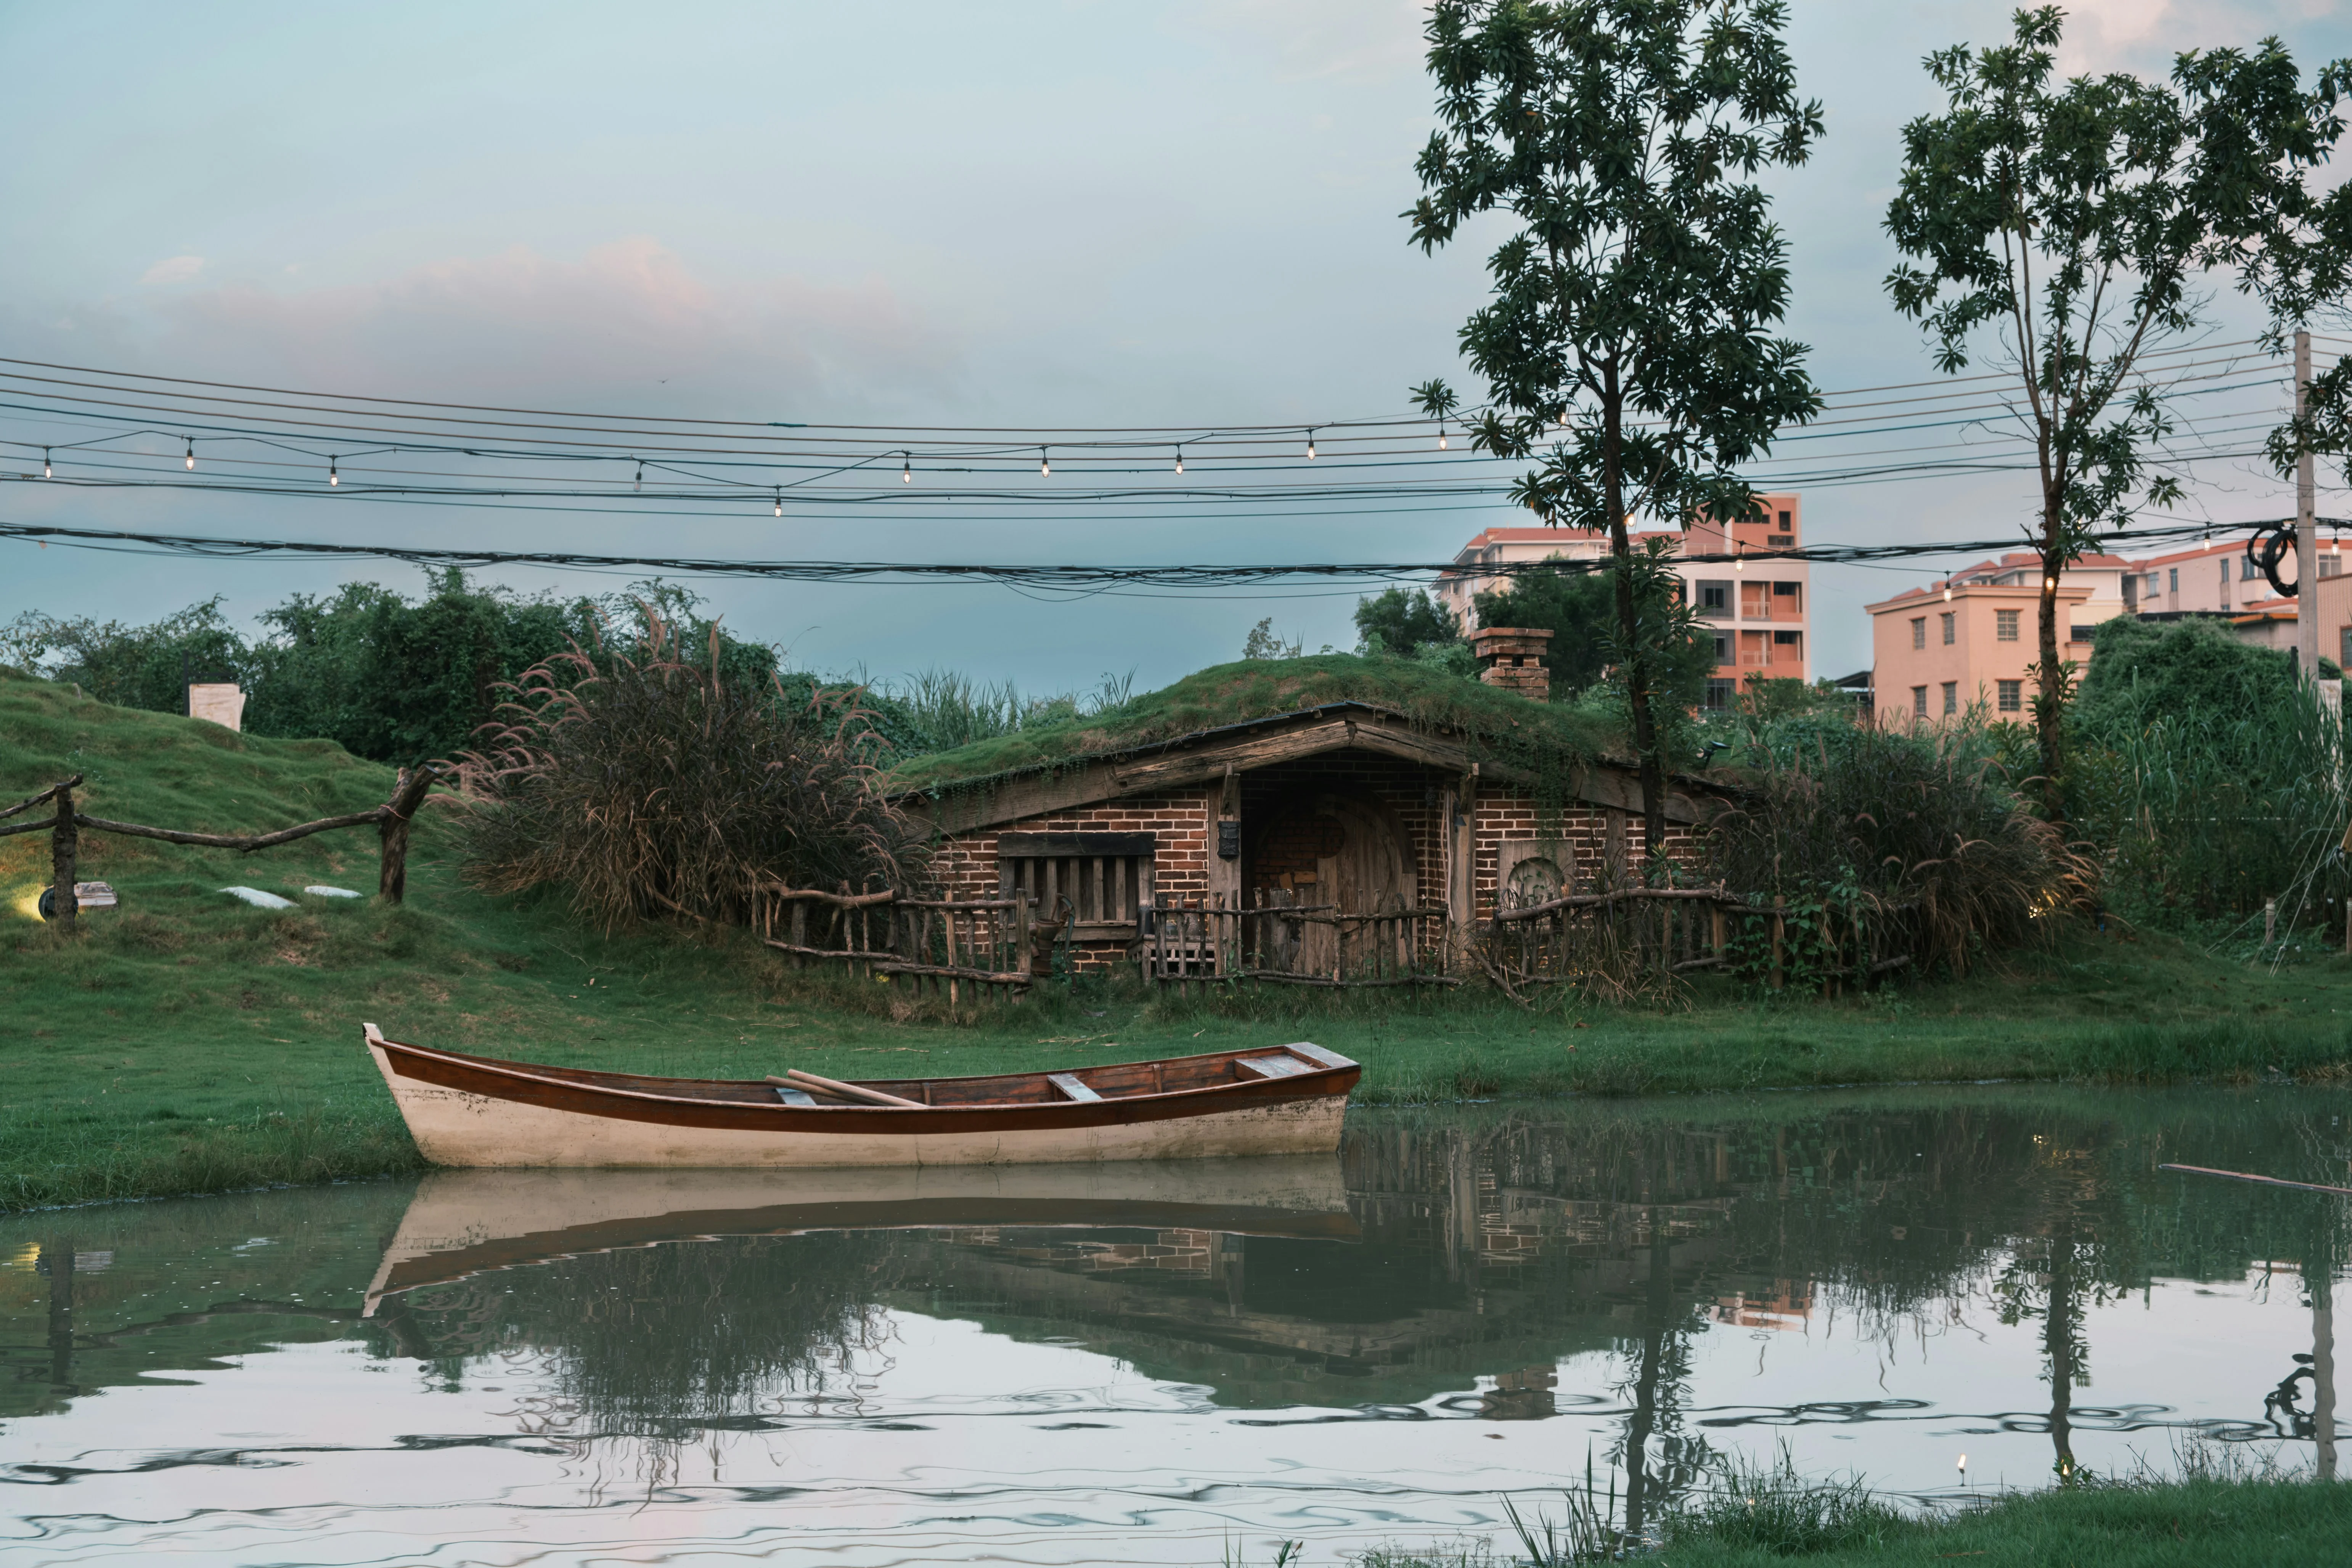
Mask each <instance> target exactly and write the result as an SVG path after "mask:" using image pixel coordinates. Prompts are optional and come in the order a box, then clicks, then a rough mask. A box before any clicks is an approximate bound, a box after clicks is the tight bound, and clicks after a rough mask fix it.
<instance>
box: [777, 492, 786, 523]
mask: <svg viewBox="0 0 2352 1568" xmlns="http://www.w3.org/2000/svg"><path fill="white" fill-rule="evenodd" d="M776 515H777V516H778V517H782V516H783V515H784V492H783V491H782V490H778V491H777V492H776Z"/></svg>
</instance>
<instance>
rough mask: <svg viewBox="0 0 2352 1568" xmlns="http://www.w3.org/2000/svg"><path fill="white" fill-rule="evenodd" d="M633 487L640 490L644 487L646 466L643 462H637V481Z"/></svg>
mask: <svg viewBox="0 0 2352 1568" xmlns="http://www.w3.org/2000/svg"><path fill="white" fill-rule="evenodd" d="M635 488H636V489H640V490H642V489H645V488H646V466H645V464H643V463H639V464H638V465H637V483H636V487H635Z"/></svg>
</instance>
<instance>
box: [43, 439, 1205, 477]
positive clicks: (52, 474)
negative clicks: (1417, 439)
mask: <svg viewBox="0 0 2352 1568" xmlns="http://www.w3.org/2000/svg"><path fill="white" fill-rule="evenodd" d="M1177 466H1178V467H1179V468H1181V467H1182V466H1183V465H1182V464H1181V463H1180V464H1178V465H1177ZM41 478H43V479H55V478H57V474H56V471H55V470H54V469H52V468H50V467H49V449H48V448H47V447H42V448H41Z"/></svg>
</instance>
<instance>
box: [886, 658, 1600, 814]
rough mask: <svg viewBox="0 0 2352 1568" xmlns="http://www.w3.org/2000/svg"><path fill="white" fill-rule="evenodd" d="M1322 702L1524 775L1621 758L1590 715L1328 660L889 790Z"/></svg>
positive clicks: (1223, 673)
mask: <svg viewBox="0 0 2352 1568" xmlns="http://www.w3.org/2000/svg"><path fill="white" fill-rule="evenodd" d="M1330 702H1362V703H1367V704H1370V706H1373V707H1376V708H1382V709H1386V710H1389V711H1390V712H1392V713H1396V714H1398V715H1401V716H1402V717H1403V718H1404V719H1406V720H1407V721H1410V722H1412V723H1413V724H1415V725H1418V726H1422V727H1423V728H1426V729H1428V730H1430V731H1446V732H1451V733H1454V734H1456V735H1459V736H1461V737H1463V738H1465V740H1466V741H1467V742H1469V743H1470V745H1471V746H1472V748H1473V749H1474V750H1476V751H1482V752H1486V753H1487V754H1489V755H1492V756H1495V757H1496V758H1497V759H1498V760H1503V761H1507V762H1513V763H1517V764H1519V765H1520V766H1522V767H1525V768H1527V769H1528V770H1529V771H1531V772H1536V773H1552V772H1554V771H1556V770H1558V769H1559V768H1561V767H1563V766H1566V765H1572V764H1574V763H1581V762H1587V761H1591V760H1592V759H1595V758H1598V757H1601V756H1602V755H1604V754H1609V753H1612V752H1622V750H1623V748H1622V744H1621V743H1620V742H1621V740H1622V737H1621V734H1620V731H1619V727H1618V725H1617V723H1616V721H1615V720H1614V719H1613V718H1612V716H1611V715H1609V714H1608V713H1607V712H1606V711H1605V710H1601V709H1600V708H1598V707H1596V706H1592V705H1587V704H1582V703H1559V704H1555V703H1549V702H1537V701H1532V700H1529V699H1528V698H1525V697H1522V696H1520V695H1519V694H1517V692H1514V691H1507V690H1504V689H1501V688H1499V687H1493V686H1486V685H1482V684H1481V683H1479V682H1477V681H1475V680H1466V679H1463V678H1462V677H1461V676H1459V675H1455V674H1453V673H1451V672H1448V671H1445V670H1441V669H1436V668H1432V667H1430V666H1428V665H1424V664H1417V663H1414V662H1412V660H1409V659H1402V658H1388V657H1385V656H1380V655H1375V656H1371V657H1363V656H1360V655H1356V654H1346V653H1332V654H1320V655H1317V656H1315V657H1313V658H1272V659H1244V660H1241V661H1239V662H1237V663H1234V664H1220V665H1213V666H1211V667H1210V668H1207V669H1203V670H1200V671H1197V672H1196V673H1194V674H1192V675H1188V676H1186V677H1185V678H1184V679H1181V680H1179V681H1177V682H1176V683H1175V684H1174V685H1172V686H1168V687H1163V688H1162V689H1160V690H1158V691H1152V692H1147V693H1145V694H1144V695H1142V696H1139V697H1136V698H1133V699H1130V700H1128V701H1126V702H1123V703H1120V704H1119V705H1118V706H1117V707H1115V708H1108V709H1105V710H1102V711H1101V712H1098V713H1095V714H1091V715H1088V716H1086V717H1083V718H1076V719H1065V720H1062V721H1057V722H1055V723H1051V724H1044V725H1038V726H1034V727H1032V728H1026V729H1022V730H1016V731H1013V732H1012V733H1010V734H1005V735H999V736H996V737H994V738H993V739H991V740H986V741H977V742H973V743H972V744H971V745H968V746H959V747H957V748H956V749H955V750H954V751H951V752H935V753H933V754H931V755H929V756H922V757H910V758H908V759H907V760H906V761H904V762H902V763H899V765H898V768H897V769H896V770H895V771H894V773H893V775H892V783H893V784H896V785H897V786H898V787H899V788H901V789H909V790H914V789H935V788H940V787H946V786H952V785H956V784H971V783H976V782H978V781H980V780H982V779H988V778H994V777H998V776H1000V775H1002V774H1005V773H1018V772H1021V771H1023V770H1025V769H1030V768H1043V767H1054V766H1060V765H1065V764H1067V763H1075V762H1079V761H1083V760H1084V759H1086V758H1088V757H1095V756H1101V755H1105V754H1108V753H1114V752H1124V751H1129V750H1131V749H1133V748H1135V747H1138V746H1147V745H1150V744H1153V743H1155V742H1165V741H1173V740H1178V739H1181V737H1183V736H1186V735H1192V734H1197V733H1199V732H1200V731H1204V730H1215V729H1220V728H1222V727H1223V726H1225V725H1228V724H1242V723H1247V722H1248V721H1251V720H1254V719H1266V718H1272V717H1275V716H1276V715H1278V714H1283V713H1295V712H1297V711H1299V710H1302V709H1308V708H1317V707H1320V706H1322V705H1323V704H1325V703H1330Z"/></svg>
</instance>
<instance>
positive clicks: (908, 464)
mask: <svg viewBox="0 0 2352 1568" xmlns="http://www.w3.org/2000/svg"><path fill="white" fill-rule="evenodd" d="M898 482H899V483H900V484H902V485H911V484H913V483H914V482H915V459H914V458H913V457H912V456H911V455H910V454H908V453H906V452H901V453H899V454H898Z"/></svg>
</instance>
